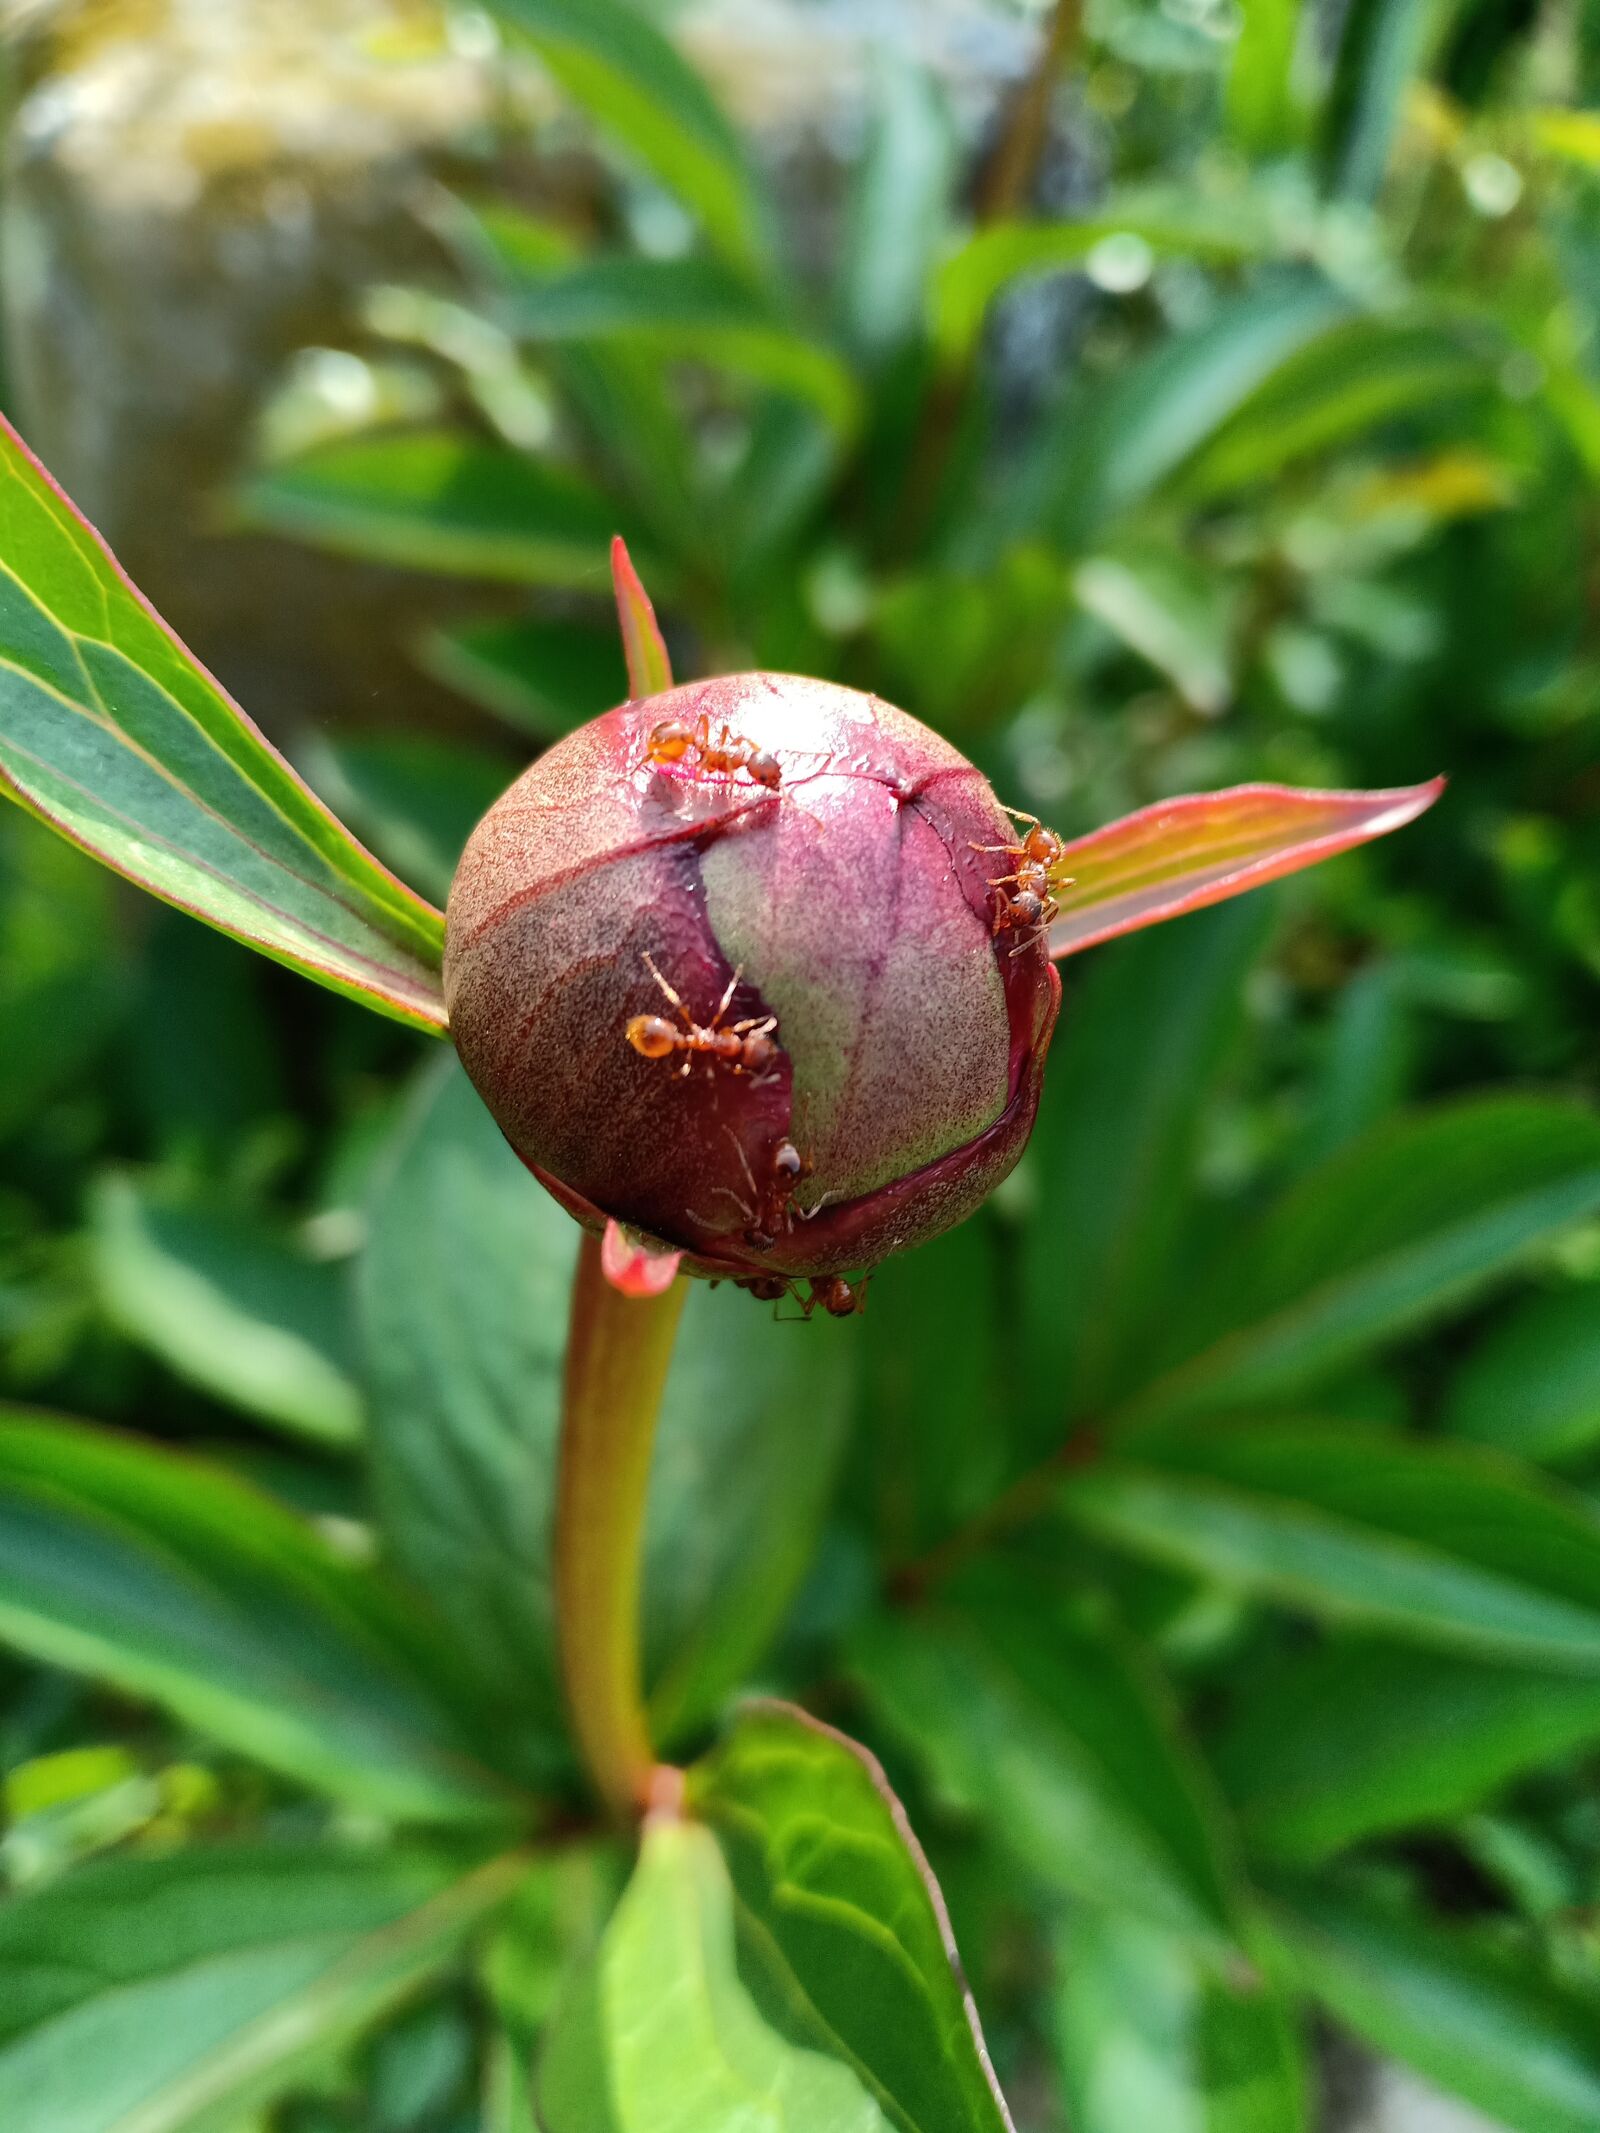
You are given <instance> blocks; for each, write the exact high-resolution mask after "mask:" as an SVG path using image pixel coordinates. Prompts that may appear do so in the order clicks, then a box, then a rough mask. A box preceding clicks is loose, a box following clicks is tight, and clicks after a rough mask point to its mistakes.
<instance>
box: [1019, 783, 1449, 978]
mask: <svg viewBox="0 0 1600 2133" xmlns="http://www.w3.org/2000/svg"><path fill="white" fill-rule="evenodd" d="M1444 785H1445V781H1444V779H1443V778H1431V779H1429V780H1428V782H1427V783H1426V784H1423V785H1399V786H1391V787H1388V788H1386V789H1382V790H1378V791H1373V792H1314V791H1299V790H1296V789H1295V788H1294V787H1292V786H1288V785H1235V786H1232V787H1231V788H1229V789H1228V790H1227V791H1225V792H1214V793H1189V794H1186V795H1185V796H1184V797H1183V798H1181V799H1177V800H1160V801H1157V802H1156V804H1155V805H1154V806H1153V807H1142V808H1140V809H1139V811H1138V813H1137V814H1132V815H1124V816H1123V818H1122V820H1121V821H1120V822H1112V823H1108V824H1107V826H1106V827H1105V828H1104V829H1098V830H1094V831H1092V832H1091V833H1090V834H1089V835H1088V836H1087V837H1080V838H1079V839H1078V840H1077V842H1076V843H1075V844H1069V845H1068V846H1067V847H1066V849H1065V851H1064V852H1063V854H1062V858H1061V861H1060V870H1061V874H1062V876H1063V877H1065V879H1066V880H1067V882H1068V884H1069V885H1068V886H1066V887H1063V888H1062V889H1061V890H1059V891H1058V892H1057V893H1058V898H1059V902H1060V905H1061V912H1060V916H1059V917H1058V918H1057V919H1056V920H1055V922H1054V924H1053V925H1052V926H1051V928H1050V953H1051V954H1052V956H1055V957H1056V958H1057V959H1059V958H1060V957H1062V956H1068V955H1076V954H1077V953H1078V951H1079V950H1080V949H1082V948H1092V947H1094V946H1095V945H1096V943H1097V942H1100V941H1108V940H1111V939H1113V938H1114V937H1115V936H1116V935H1117V934H1119V933H1134V932H1137V931H1138V929H1139V928H1140V927H1142V926H1155V925H1159V924H1160V923H1161V921H1162V920H1163V919H1168V918H1178V917H1180V916H1181V915H1182V914H1183V913H1184V912H1185V911H1198V910H1201V909H1202V908H1203V907H1204V906H1205V905H1207V904H1218V903H1222V902H1224V901H1225V900H1226V899H1227V898H1228V897H1230V896H1242V895H1243V894H1244V892H1245V891H1246V890H1247V889H1258V888H1261V887H1262V886H1263V885H1264V884H1265V883H1267V882H1269V881H1276V880H1277V879H1278V877H1279V876H1280V875H1282V874H1294V873H1297V872H1298V871H1299V870H1300V868H1302V867H1309V866H1315V865H1316V864H1317V862H1318V861H1319V860H1322V859H1332V858H1333V857H1334V856H1335V855H1336V854H1337V853H1339V852H1344V851H1348V850H1349V849H1350V848H1351V846H1353V845H1357V844H1367V843H1370V842H1371V840H1372V839H1373V838H1374V837H1385V836H1387V835H1388V834H1389V832H1390V831H1391V830H1397V829H1403V828H1404V827H1405V825H1406V824H1407V823H1408V822H1414V821H1415V820H1416V818H1417V816H1418V815H1421V814H1424V813H1426V811H1427V810H1428V809H1429V808H1430V807H1431V806H1432V805H1433V803H1434V801H1435V800H1437V799H1438V797H1439V795H1440V793H1442V792H1443V790H1444Z"/></svg>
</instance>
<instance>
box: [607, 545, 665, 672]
mask: <svg viewBox="0 0 1600 2133" xmlns="http://www.w3.org/2000/svg"><path fill="white" fill-rule="evenodd" d="M611 584H612V589H613V591H614V592H615V594H616V599H617V624H618V627H619V628H620V630H621V632H622V649H623V655H624V658H625V661H626V664H627V669H628V694H629V696H630V697H634V698H637V697H641V696H660V695H662V694H663V693H664V692H665V691H666V690H668V689H670V688H671V687H672V658H671V655H670V653H669V652H668V650H667V640H666V639H665V638H664V637H663V636H662V634H661V625H660V623H658V622H657V620H656V611H655V609H654V608H653V607H652V606H651V604H650V595H649V594H648V593H647V592H646V591H645V589H644V586H643V584H642V583H641V582H640V578H639V573H638V572H637V571H636V570H635V569H634V567H633V562H632V559H631V557H630V556H629V554H628V548H627V543H626V542H625V541H624V540H623V539H622V537H621V535H620V534H619V535H618V537H617V538H616V540H614V541H613V542H612V543H611Z"/></svg>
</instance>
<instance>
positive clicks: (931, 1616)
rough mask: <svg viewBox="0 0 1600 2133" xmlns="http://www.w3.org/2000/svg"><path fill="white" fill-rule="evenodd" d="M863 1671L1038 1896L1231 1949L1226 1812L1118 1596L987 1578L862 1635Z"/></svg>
mask: <svg viewBox="0 0 1600 2133" xmlns="http://www.w3.org/2000/svg"><path fill="white" fill-rule="evenodd" d="M847 1663H848V1665H849V1668H850V1671H851V1673H852V1674H853V1675H854V1676H855V1677H856V1678H857V1679H858V1680H859V1681H860V1682H861V1683H862V1684H863V1685H864V1687H865V1690H866V1692H867V1695H868V1698H869V1701H870V1703H871V1705H872V1707H873V1709H874V1710H876V1711H877V1712H878V1713H879V1714H880V1716H881V1717H882V1718H883V1720H884V1721H885V1723H886V1724H887V1725H888V1726H889V1727H890V1728H892V1730H893V1732H894V1734H895V1735H896V1737H897V1739H898V1740H899V1741H900V1743H901V1744H902V1746H903V1747H904V1748H905V1749H906V1750H907V1751H908V1752H909V1753H910V1754H912V1755H914V1756H915V1757H916V1758H917V1760H918V1761H919V1762H920V1763H921V1764H922V1765H923V1766H924V1767H925V1768H926V1770H927V1771H928V1773H929V1775H930V1777H931V1779H932V1780H933V1782H934V1784H935V1786H936V1787H937V1790H938V1792H939V1794H940V1795H941V1797H942V1798H943V1799H945V1800H946V1801H947V1802H948V1803H949V1804H950V1805H951V1806H953V1807H955V1808H956V1809H958V1810H959V1811H961V1812H962V1813H964V1814H966V1815H968V1816H971V1817H974V1818H976V1819H977V1820H978V1821H979V1822H980V1823H981V1825H982V1826H983V1827H984V1828H985V1829H986V1830H987V1831H988V1832H989V1834H990V1835H991V1836H992V1838H993V1839H994V1841H995V1842H996V1843H997V1844H1000V1845H1002V1846H1004V1847H1006V1848H1007V1849H1009V1850H1010V1851H1011V1852H1012V1853H1013V1854H1014V1855H1015V1857H1016V1859H1017V1861H1018V1863H1019V1865H1020V1866H1021V1867H1022V1869H1023V1871H1024V1872H1025V1873H1026V1874H1027V1875H1028V1876H1029V1877H1030V1878H1031V1879H1032V1880H1033V1881H1034V1882H1036V1883H1037V1884H1039V1885H1041V1886H1043V1887H1045V1888H1048V1889H1050V1890H1052V1891H1055V1892H1058V1893H1061V1894H1065V1895H1068V1896H1071V1897H1074V1898H1079V1899H1081V1900H1083V1901H1085V1902H1088V1903H1092V1904H1097V1905H1102V1906H1106V1907H1109V1908H1112V1909H1126V1910H1127V1911H1129V1912H1130V1913H1132V1914H1133V1915H1135V1916H1137V1917H1141V1918H1145V1919H1148V1920H1151V1921H1153V1922H1154V1923H1156V1924H1158V1925H1160V1926H1163V1927H1165V1928H1168V1929H1170V1930H1172V1931H1175V1932H1179V1933H1183V1934H1187V1935H1189V1936H1191V1937H1195V1938H1198V1939H1200V1940H1210V1941H1212V1942H1218V1941H1223V1940H1225V1939H1226V1938H1227V1937H1228V1934H1229V1930H1230V1917H1231V1912H1232V1890H1231V1880H1232V1864H1231V1860H1230V1858H1229V1854H1228V1846H1227V1840H1226V1837H1225V1834H1224V1829H1223V1818H1222V1815H1221V1811H1220V1807H1219V1803H1218V1802H1217V1800H1216V1799H1215V1798H1214V1797H1213V1795H1212V1792H1211V1790H1210V1787H1209V1785H1208V1782H1207V1780H1206V1777H1205V1773H1204V1771H1203V1770H1202V1769H1201V1767H1200V1766H1199V1764H1198V1763H1197V1761H1196V1760H1195V1757H1194V1755H1193V1753H1192V1751H1191V1750H1190V1749H1189V1747H1188V1744H1187V1743H1186V1742H1185V1741H1184V1740H1183V1738H1182V1735H1181V1731H1180V1727H1179V1722H1178V1717H1177V1712H1176V1708H1175V1706H1174V1703H1173V1700H1172V1697H1171V1695H1170V1693H1169V1691H1168V1690H1167V1688H1166V1686H1165V1684H1164V1683H1163V1682H1162V1681H1161V1680H1160V1679H1159V1677H1158V1676H1157V1674H1156V1671H1155V1669H1154V1668H1153V1667H1152V1666H1151V1664H1150V1662H1149V1660H1148V1659H1147V1658H1146V1656H1145V1655H1144V1654H1143V1653H1142V1652H1141V1651H1140V1650H1139V1649H1138V1648H1137V1646H1136V1645H1135V1644H1134V1643H1133V1641H1132V1639H1131V1638H1129V1637H1128V1636H1127V1635H1126V1634H1125V1633H1124V1632H1123V1631H1122V1629H1121V1628H1120V1626H1119V1625H1118V1624H1117V1623H1116V1622H1115V1620H1114V1619H1113V1618H1112V1616H1111V1613H1110V1610H1109V1608H1108V1607H1107V1606H1106V1604H1105V1602H1104V1601H1103V1599H1101V1598H1100V1596H1098V1595H1094V1594H1081V1593H1075V1592H1073V1591H1072V1590H1071V1589H1070V1588H1066V1587H1063V1586H1061V1585H1059V1584H1053V1583H1051V1582H1050V1581H1048V1580H1046V1579H1044V1578H1040V1577H1036V1576H1032V1575H1030V1574H1028V1573H1027V1572H1025V1571H1024V1570H1022V1569H1021V1568H1009V1567H1008V1568H1002V1567H1000V1566H998V1565H993V1566H986V1567H985V1568H984V1570H983V1571H982V1572H979V1573H969V1575H968V1576H967V1577H966V1578H964V1579H963V1580H962V1581H961V1583H960V1584H959V1585H958V1586H957V1587H956V1588H955V1589H954V1590H953V1591H952V1592H950V1593H949V1594H947V1595H944V1594H942V1595H941V1596H940V1597H939V1599H938V1600H937V1601H936V1602H934V1603H931V1604H929V1605H927V1606H925V1607H922V1608H919V1609H918V1610H917V1611H916V1613H915V1614H914V1615H903V1616H888V1615H885V1616H880V1617H878V1618H877V1619H876V1620H874V1621H872V1622H870V1623H868V1624H867V1625H865V1627H864V1628H863V1629H862V1630H861V1631H860V1632H858V1633H857V1635H856V1636H855V1637H854V1638H852V1640H851V1642H850V1645H849V1648H848V1654H847Z"/></svg>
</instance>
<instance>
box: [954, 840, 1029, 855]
mask: <svg viewBox="0 0 1600 2133" xmlns="http://www.w3.org/2000/svg"><path fill="white" fill-rule="evenodd" d="M967 850H968V851H969V852H1004V853H1005V855H1006V857H1007V858H1008V859H1015V858H1016V856H1017V854H1018V853H1019V852H1020V851H1021V850H1022V847H1021V845H1020V844H974V843H973V842H972V840H971V839H970V838H969V839H968V840H967Z"/></svg>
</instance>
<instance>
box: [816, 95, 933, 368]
mask: <svg viewBox="0 0 1600 2133" xmlns="http://www.w3.org/2000/svg"><path fill="white" fill-rule="evenodd" d="M955 174H956V140H955V133H954V128H953V126H952V124H951V117H950V111H949V108H948V105H947V103H946V99H945V96H944V94H943V91H942V89H941V87H940V85H939V84H938V83H937V82H936V81H935V80H934V79H933V77H932V76H931V75H929V74H927V73H925V72H924V71H923V69H922V68H920V67H917V66H912V65H908V64H907V63H906V62H905V61H904V60H903V59H902V58H900V57H899V56H898V55H896V56H895V57H894V58H893V59H890V58H889V57H888V56H887V55H886V54H880V55H879V56H878V60H877V64H876V65H875V67H874V69H873V74H872V102H871V114H870V119H869V130H868V134H867V141H866V147H865V149H864V151H863V153H862V156H861V160H860V163H859V165H858V167H857V169H856V173H855V182H854V185H853V186H852V189H851V193H850V202H849V207H848V211H847V217H846V229H845V237H844V245H843V254H842V257H841V260H840V265H839V294H838V307H839V314H840V320H841V324H842V327H843V330H844V332H845V333H846V334H847V335H848V337H849V339H850V342H851V344H852V345H853V346H854V347H856V348H858V349H860V350H861V351H862V352H863V353H864V354H866V355H868V356H870V357H876V358H881V357H883V356H884V355H886V354H888V353H889V352H891V351H892V350H893V349H895V348H897V347H899V346H900V345H901V344H902V343H904V342H906V341H909V340H910V339H912V338H913V336H914V335H915V334H916V332H917V329H918V328H919V326H920V325H921V323H922V313H923V308H924V297H925V289H926V283H927V277H928V271H929V268H930V265H931V263H932V260H933V256H934V253H935V250H936V248H937V246H938V245H939V243H940V241H941V239H942V238H943V236H944V229H945V217H946V215H947V213H948V211H949V204H950V193H951V188H952V185H953V184H954V180H955Z"/></svg>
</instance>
